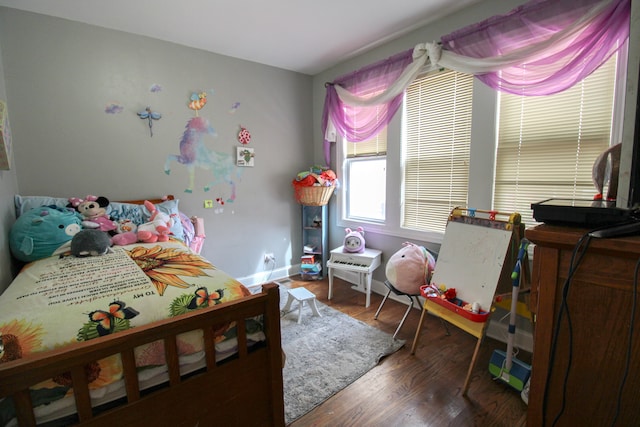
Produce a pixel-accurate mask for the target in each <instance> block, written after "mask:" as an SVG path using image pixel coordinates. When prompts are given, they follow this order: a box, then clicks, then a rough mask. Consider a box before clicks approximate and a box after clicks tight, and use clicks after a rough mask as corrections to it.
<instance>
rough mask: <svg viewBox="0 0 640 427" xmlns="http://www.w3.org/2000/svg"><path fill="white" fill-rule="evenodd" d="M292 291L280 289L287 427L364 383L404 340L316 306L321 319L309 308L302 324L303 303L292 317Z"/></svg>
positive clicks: (319, 305) (323, 306)
mask: <svg viewBox="0 0 640 427" xmlns="http://www.w3.org/2000/svg"><path fill="white" fill-rule="evenodd" d="M286 302H287V289H286V288H285V287H284V286H280V310H281V319H280V322H281V325H282V347H283V349H284V351H285V354H286V357H287V359H286V363H285V366H284V370H283V377H284V408H285V422H286V423H287V424H289V423H291V422H293V421H295V420H296V419H298V418H300V417H301V416H303V415H304V414H306V413H307V412H309V411H311V410H312V409H313V408H315V407H316V406H318V405H320V404H321V403H322V402H324V401H325V400H327V399H328V398H330V397H331V396H333V395H334V394H336V393H337V392H339V391H340V390H342V389H343V388H345V387H346V386H348V385H349V384H351V383H352V382H354V381H355V380H357V379H358V378H360V377H361V376H362V375H364V374H365V373H367V372H368V371H369V370H371V369H372V368H373V367H375V366H376V365H377V364H378V362H379V361H380V359H382V358H383V357H384V356H387V355H389V354H392V353H394V352H396V351H397V350H399V349H400V348H401V347H402V346H403V345H404V341H403V340H394V339H393V337H392V335H391V334H387V333H385V332H382V331H380V330H378V329H376V328H374V327H372V326H369V325H367V324H366V323H363V322H361V321H359V320H356V319H354V318H352V317H350V316H348V315H346V314H343V313H342V312H340V311H337V310H335V309H333V308H331V307H328V306H327V305H325V304H322V303H320V302H317V301H316V304H317V306H318V310H319V312H320V314H321V315H322V317H317V316H313V313H312V311H311V309H310V308H309V307H308V306H307V304H305V306H304V308H303V309H302V322H301V323H300V324H298V323H297V321H298V310H297V307H298V302H297V301H294V302H293V304H292V305H291V309H292V310H293V311H290V312H288V313H284V312H283V311H282V309H283V308H284V305H285V303H286Z"/></svg>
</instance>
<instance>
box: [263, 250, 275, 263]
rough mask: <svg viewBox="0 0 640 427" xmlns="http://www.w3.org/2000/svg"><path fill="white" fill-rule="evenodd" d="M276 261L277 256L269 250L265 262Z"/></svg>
mask: <svg viewBox="0 0 640 427" xmlns="http://www.w3.org/2000/svg"><path fill="white" fill-rule="evenodd" d="M272 261H273V262H276V257H275V255H273V253H272V252H267V253H266V254H264V263H265V264H266V263H268V262H272Z"/></svg>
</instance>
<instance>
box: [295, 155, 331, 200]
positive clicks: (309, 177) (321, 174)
mask: <svg viewBox="0 0 640 427" xmlns="http://www.w3.org/2000/svg"><path fill="white" fill-rule="evenodd" d="M337 183H338V179H337V176H336V173H335V172H334V171H333V170H331V169H329V168H327V167H324V166H317V165H316V166H311V167H310V168H309V170H306V171H302V172H299V173H298V174H297V175H296V177H295V179H294V180H293V182H292V185H293V191H294V197H295V199H296V201H297V202H298V203H300V204H301V205H305V206H324V205H326V204H327V203H329V199H330V198H331V195H332V194H333V190H334V189H335V188H336V185H337Z"/></svg>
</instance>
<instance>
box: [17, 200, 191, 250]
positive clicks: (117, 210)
mask: <svg viewBox="0 0 640 427" xmlns="http://www.w3.org/2000/svg"><path fill="white" fill-rule="evenodd" d="M178 201H179V200H178V199H174V200H166V201H164V202H162V203H157V204H156V209H158V210H159V211H160V212H163V213H165V214H167V215H169V216H170V217H171V218H172V219H173V225H172V226H171V233H173V236H174V237H176V238H178V239H180V240H184V229H183V227H182V222H181V221H180V211H179V210H178ZM68 203H69V199H68V198H64V197H50V196H20V195H16V196H15V197H14V204H15V208H16V218H17V217H19V216H20V215H22V214H23V213H25V212H27V211H29V210H31V209H33V208H39V207H40V206H51V205H55V206H56V207H59V208H64V207H66V206H67V204H68ZM107 215H109V216H111V218H112V219H113V220H114V221H118V220H120V219H130V220H131V221H133V222H134V223H135V224H136V225H140V224H144V223H145V222H148V221H149V219H150V218H151V212H149V210H147V208H146V207H145V206H144V205H136V204H133V203H121V202H111V203H109V206H108V207H107Z"/></svg>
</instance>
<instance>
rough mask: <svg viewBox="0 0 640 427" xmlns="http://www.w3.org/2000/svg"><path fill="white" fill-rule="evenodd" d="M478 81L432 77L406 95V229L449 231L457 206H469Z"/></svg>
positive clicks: (447, 74) (452, 75)
mask: <svg viewBox="0 0 640 427" xmlns="http://www.w3.org/2000/svg"><path fill="white" fill-rule="evenodd" d="M472 93H473V76H471V75H469V74H464V73H459V72H456V71H451V70H441V71H435V72H431V73H428V74H426V75H424V76H423V77H420V78H418V79H416V80H415V81H414V82H413V83H412V84H411V85H410V86H409V87H408V88H407V91H406V96H405V105H404V112H405V118H404V145H403V153H402V161H403V166H404V169H403V179H402V181H403V187H404V189H403V190H404V191H403V200H402V203H403V206H402V220H401V224H402V227H404V228H408V229H412V230H418V231H433V232H444V229H445V227H446V225H447V218H448V216H449V213H451V210H452V209H453V208H454V207H456V206H466V205H467V192H468V182H469V153H470V145H471V102H472Z"/></svg>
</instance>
